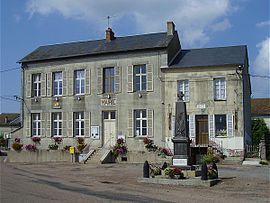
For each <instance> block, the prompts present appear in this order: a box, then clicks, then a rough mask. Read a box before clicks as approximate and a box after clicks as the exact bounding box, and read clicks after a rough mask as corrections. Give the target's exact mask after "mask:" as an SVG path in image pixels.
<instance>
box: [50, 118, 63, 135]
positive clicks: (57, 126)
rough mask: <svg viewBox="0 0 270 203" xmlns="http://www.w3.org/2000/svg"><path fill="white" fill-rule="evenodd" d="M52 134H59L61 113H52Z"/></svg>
mask: <svg viewBox="0 0 270 203" xmlns="http://www.w3.org/2000/svg"><path fill="white" fill-rule="evenodd" d="M52 118H53V136H61V135H62V129H63V120H62V113H53V114H52Z"/></svg>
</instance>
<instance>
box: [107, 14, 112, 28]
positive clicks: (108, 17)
mask: <svg viewBox="0 0 270 203" xmlns="http://www.w3.org/2000/svg"><path fill="white" fill-rule="evenodd" d="M110 18H111V16H107V19H108V28H109V27H110Z"/></svg>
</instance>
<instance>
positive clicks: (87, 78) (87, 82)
mask: <svg viewBox="0 0 270 203" xmlns="http://www.w3.org/2000/svg"><path fill="white" fill-rule="evenodd" d="M84 81H85V94H91V70H90V69H85V80H84Z"/></svg>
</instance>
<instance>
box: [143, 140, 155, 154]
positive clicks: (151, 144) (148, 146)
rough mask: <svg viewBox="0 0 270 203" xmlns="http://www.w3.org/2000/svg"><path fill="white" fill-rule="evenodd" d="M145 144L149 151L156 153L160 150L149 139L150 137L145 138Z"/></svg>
mask: <svg viewBox="0 0 270 203" xmlns="http://www.w3.org/2000/svg"><path fill="white" fill-rule="evenodd" d="M143 143H144V146H145V148H146V149H148V151H154V152H155V151H156V150H157V149H158V147H157V146H156V145H154V142H153V140H151V139H149V138H148V137H145V138H144V139H143Z"/></svg>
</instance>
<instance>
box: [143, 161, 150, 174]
mask: <svg viewBox="0 0 270 203" xmlns="http://www.w3.org/2000/svg"><path fill="white" fill-rule="evenodd" d="M143 177H144V178H149V164H148V161H145V162H144V164H143Z"/></svg>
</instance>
